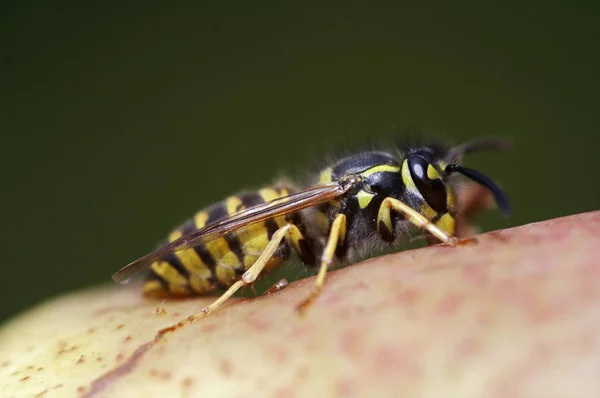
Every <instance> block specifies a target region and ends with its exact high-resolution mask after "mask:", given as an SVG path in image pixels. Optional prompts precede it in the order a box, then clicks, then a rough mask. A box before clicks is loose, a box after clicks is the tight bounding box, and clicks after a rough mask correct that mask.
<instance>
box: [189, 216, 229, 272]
mask: <svg viewBox="0 0 600 398" xmlns="http://www.w3.org/2000/svg"><path fill="white" fill-rule="evenodd" d="M207 220H208V213H207V212H205V211H199V212H198V213H196V215H195V216H194V222H195V223H196V228H198V229H201V228H204V226H206V221H207ZM204 247H205V248H206V250H207V251H208V252H209V253H210V255H211V256H212V258H214V259H215V262H216V263H217V268H219V266H223V267H227V268H231V269H235V268H237V267H239V266H240V264H239V262H238V260H237V256H236V255H235V254H234V253H232V252H231V250H229V245H228V244H227V241H226V240H225V239H224V238H218V239H215V240H213V241H210V242H207V243H205V244H204ZM190 250H191V249H190ZM186 251H187V250H186ZM194 254H196V253H195V252H194Z"/></svg>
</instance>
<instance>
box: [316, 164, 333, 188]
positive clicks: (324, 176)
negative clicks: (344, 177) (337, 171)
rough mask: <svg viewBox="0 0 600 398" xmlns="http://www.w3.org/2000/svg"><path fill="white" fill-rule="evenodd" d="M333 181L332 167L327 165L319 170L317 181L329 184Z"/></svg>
mask: <svg viewBox="0 0 600 398" xmlns="http://www.w3.org/2000/svg"><path fill="white" fill-rule="evenodd" d="M332 181H333V168H331V167H328V168H326V169H325V170H323V171H321V174H320V175H319V182H320V183H321V184H329V183H330V182H332Z"/></svg>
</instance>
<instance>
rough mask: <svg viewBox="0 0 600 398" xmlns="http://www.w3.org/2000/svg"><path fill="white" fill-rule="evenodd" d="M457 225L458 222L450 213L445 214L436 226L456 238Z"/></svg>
mask: <svg viewBox="0 0 600 398" xmlns="http://www.w3.org/2000/svg"><path fill="white" fill-rule="evenodd" d="M455 224H456V221H455V220H454V217H452V216H451V215H450V214H448V213H446V214H444V215H443V216H442V218H440V219H439V220H438V222H436V223H435V225H437V226H438V228H439V229H441V230H442V231H444V232H445V233H447V234H448V235H450V236H454V227H455Z"/></svg>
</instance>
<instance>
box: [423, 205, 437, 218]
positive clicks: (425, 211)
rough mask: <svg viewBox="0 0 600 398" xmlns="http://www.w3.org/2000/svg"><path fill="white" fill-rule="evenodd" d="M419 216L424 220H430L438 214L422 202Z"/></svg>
mask: <svg viewBox="0 0 600 398" xmlns="http://www.w3.org/2000/svg"><path fill="white" fill-rule="evenodd" d="M421 214H422V215H423V216H425V218H426V219H428V220H431V219H433V218H434V217H435V216H437V214H438V212H437V211H435V210H433V209H432V208H431V206H429V205H428V204H427V202H423V204H422V205H421Z"/></svg>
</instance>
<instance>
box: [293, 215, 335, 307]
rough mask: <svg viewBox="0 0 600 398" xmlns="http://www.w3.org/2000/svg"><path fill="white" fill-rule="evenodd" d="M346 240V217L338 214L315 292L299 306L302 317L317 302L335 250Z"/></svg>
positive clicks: (328, 239) (328, 241)
mask: <svg viewBox="0 0 600 398" xmlns="http://www.w3.org/2000/svg"><path fill="white" fill-rule="evenodd" d="M345 240H346V216H345V215H344V214H338V215H337V216H336V217H335V219H334V220H333V223H332V224H331V230H330V231H329V237H328V238H327V244H326V245H325V249H324V250H323V256H322V257H321V267H320V268H319V273H318V274H317V280H316V281H315V285H314V286H313V290H312V291H311V292H310V295H309V296H308V297H307V298H306V299H305V300H304V301H302V302H301V303H300V305H298V307H297V310H298V312H299V313H300V315H304V314H306V311H307V310H308V309H309V308H310V306H311V305H312V304H313V303H314V302H315V300H316V299H317V298H318V297H319V295H320V294H321V291H322V290H323V285H324V284H325V276H326V275H327V269H328V268H329V266H330V265H331V263H332V261H333V256H334V255H335V249H336V248H337V247H338V244H340V243H342V242H344V241H345Z"/></svg>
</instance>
